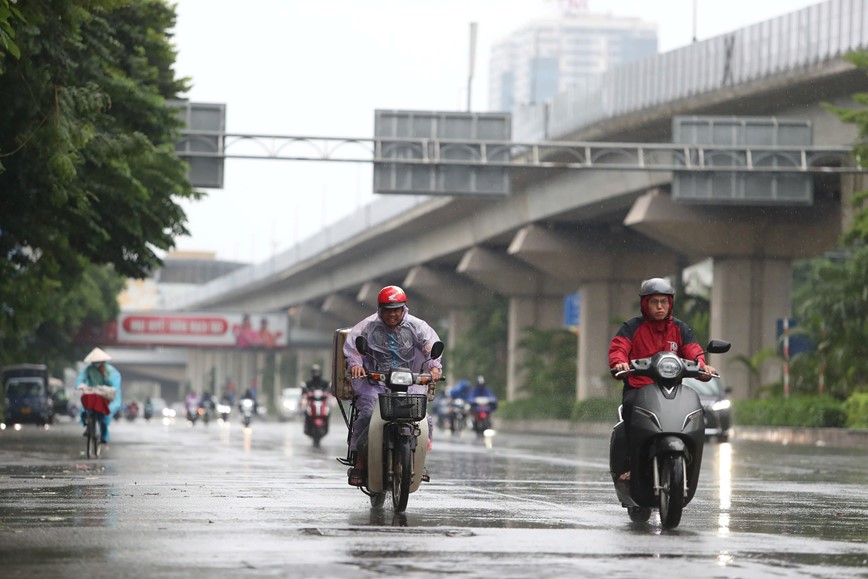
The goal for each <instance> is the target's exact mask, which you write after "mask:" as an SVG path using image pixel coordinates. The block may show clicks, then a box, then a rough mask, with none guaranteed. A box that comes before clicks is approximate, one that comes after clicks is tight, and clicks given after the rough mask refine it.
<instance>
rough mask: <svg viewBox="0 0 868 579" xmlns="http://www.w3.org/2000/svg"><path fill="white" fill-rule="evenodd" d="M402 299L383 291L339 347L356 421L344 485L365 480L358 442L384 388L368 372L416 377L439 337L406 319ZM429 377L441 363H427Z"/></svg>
mask: <svg viewBox="0 0 868 579" xmlns="http://www.w3.org/2000/svg"><path fill="white" fill-rule="evenodd" d="M409 311H410V308H409V307H408V306H407V295H406V294H405V293H404V290H402V289H401V288H400V287H398V286H386V287H384V288H383V289H381V290H380V293H379V295H378V296H377V312H376V313H374V314H371V315H370V316H368V317H366V318H365V319H363V320H362V321H360V322H359V323H358V324H356V325H355V326H353V328H352V329H351V330H350V333H349V334H348V336H347V340H346V342H345V343H344V356H345V357H346V360H347V364H348V365H349V367H350V375H351V377H352V379H353V391H354V392H355V393H356V396H357V399H356V408H357V409H358V416H357V417H356V420H355V422H354V423H353V433H352V437H351V439H350V451H351V452H352V454H353V455H355V466H354V467H352V468H350V469H349V471H348V472H347V476H348V478H349V480H348V482H349V484H351V485H353V486H361V485H362V484H364V481H365V472H364V471H365V469H366V468H367V457H366V455H365V453H364V452H358V446H359V442H360V440H361V441H365V440H367V431H368V425H369V424H370V422H371V415H372V414H373V411H374V405H375V404H377V400H378V396H379V394H380V393H381V392H386V391H387V389H386V387H385V386H383V385H382V384H380V383H378V382H376V381H374V380H370V379H367V378H365V375H366V374H367V373H368V372H369V371H386V370H389V369H391V368H398V367H406V368H409V369H410V370H411V371H412V372H420V371H421V370H422V364H423V362H425V361H426V360H428V356H429V352H430V351H431V347H432V346H433V344H434V342H438V341H439V340H440V338H439V337H438V336H437V332H435V331H434V329H433V328H432V327H431V326H429V325H428V323H427V322H425V321H424V320H422V319H421V318H417V317H415V316H412V315H410V313H409ZM358 336H364V337H365V338H366V339H367V341H368V348H369V350H370V352H369V354H368V355H365V356H362V354H360V353H359V351H358V350H356V345H355V344H356V338H357V337H358ZM428 367H429V370H428V371H429V372H430V374H431V377H432V378H433V379H434V380H435V381H436V380H439V379H440V376H441V368H442V364H441V361H440V359H436V360H432V361H431V362H430V364H429V366H428ZM407 391H408V392H409V393H417V394H425V393H427V392H428V388H427V386H410V387H409V388H408V390H407ZM432 427H433V425H432V419H431V417H430V416H429V417H428V430H429V432H431V430H432Z"/></svg>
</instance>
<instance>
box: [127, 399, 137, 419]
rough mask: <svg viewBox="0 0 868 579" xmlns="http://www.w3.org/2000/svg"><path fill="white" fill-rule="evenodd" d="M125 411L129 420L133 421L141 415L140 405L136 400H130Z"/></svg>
mask: <svg viewBox="0 0 868 579" xmlns="http://www.w3.org/2000/svg"><path fill="white" fill-rule="evenodd" d="M124 413H125V414H126V417H127V420H129V421H130V422H132V421H133V420H135V419H136V418H138V416H139V405H138V404H137V403H136V402H130V403H129V404H127V405H126V408H125V411H124Z"/></svg>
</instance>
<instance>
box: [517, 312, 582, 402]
mask: <svg viewBox="0 0 868 579" xmlns="http://www.w3.org/2000/svg"><path fill="white" fill-rule="evenodd" d="M520 345H521V347H522V349H523V350H524V368H523V369H524V372H525V381H524V386H523V388H522V391H523V392H524V393H526V394H530V395H532V396H534V397H543V398H549V399H552V400H557V401H559V403H560V404H563V405H564V406H569V407H572V402H573V401H574V400H575V399H576V364H577V360H578V340H577V338H576V336H575V334H573V333H572V332H570V331H569V330H565V329H560V330H537V329H533V328H529V329H526V330H525V332H524V338H523V339H522V341H521V344H520Z"/></svg>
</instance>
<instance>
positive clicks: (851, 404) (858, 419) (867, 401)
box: [844, 392, 868, 428]
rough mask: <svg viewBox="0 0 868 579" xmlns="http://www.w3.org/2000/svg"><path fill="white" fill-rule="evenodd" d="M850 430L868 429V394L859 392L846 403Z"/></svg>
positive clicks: (845, 408)
mask: <svg viewBox="0 0 868 579" xmlns="http://www.w3.org/2000/svg"><path fill="white" fill-rule="evenodd" d="M844 410H845V411H846V413H847V426H848V427H849V428H868V392H857V393H856V394H853V395H852V396H850V398H848V399H847V400H846V401H845V402H844Z"/></svg>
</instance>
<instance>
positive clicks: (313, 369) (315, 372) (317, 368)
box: [310, 364, 322, 378]
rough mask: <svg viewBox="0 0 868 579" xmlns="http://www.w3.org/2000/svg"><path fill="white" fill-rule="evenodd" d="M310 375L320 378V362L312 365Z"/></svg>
mask: <svg viewBox="0 0 868 579" xmlns="http://www.w3.org/2000/svg"><path fill="white" fill-rule="evenodd" d="M310 375H311V376H313V377H314V378H319V377H320V376H322V368H320V365H319V364H314V365H313V366H311V367H310Z"/></svg>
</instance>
